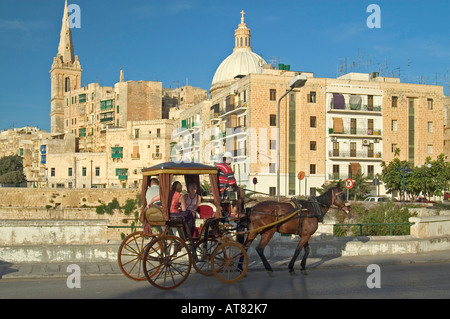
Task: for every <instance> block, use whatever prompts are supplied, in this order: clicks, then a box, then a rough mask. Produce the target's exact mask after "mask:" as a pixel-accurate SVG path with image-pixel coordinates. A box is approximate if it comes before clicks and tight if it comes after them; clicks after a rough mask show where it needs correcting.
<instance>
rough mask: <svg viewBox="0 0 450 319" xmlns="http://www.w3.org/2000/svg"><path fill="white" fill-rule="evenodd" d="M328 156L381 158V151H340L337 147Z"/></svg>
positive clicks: (362, 158) (364, 158)
mask: <svg viewBox="0 0 450 319" xmlns="http://www.w3.org/2000/svg"><path fill="white" fill-rule="evenodd" d="M328 156H329V157H330V158H334V159H337V158H339V159H359V160H371V159H374V160H381V156H382V154H381V152H375V151H373V150H367V151H354V150H351V151H340V150H337V149H334V150H329V151H328Z"/></svg>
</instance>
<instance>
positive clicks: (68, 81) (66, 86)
mask: <svg viewBox="0 0 450 319" xmlns="http://www.w3.org/2000/svg"><path fill="white" fill-rule="evenodd" d="M69 91H70V78H69V77H67V78H66V79H65V83H64V92H69ZM72 103H73V98H72Z"/></svg>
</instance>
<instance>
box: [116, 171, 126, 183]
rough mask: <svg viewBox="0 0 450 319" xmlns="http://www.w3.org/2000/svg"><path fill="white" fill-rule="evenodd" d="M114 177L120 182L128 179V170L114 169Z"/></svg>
mask: <svg viewBox="0 0 450 319" xmlns="http://www.w3.org/2000/svg"><path fill="white" fill-rule="evenodd" d="M116 176H117V177H118V178H119V180H120V181H123V180H127V179H128V169H127V168H116Z"/></svg>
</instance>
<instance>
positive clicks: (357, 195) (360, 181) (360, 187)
mask: <svg viewBox="0 0 450 319" xmlns="http://www.w3.org/2000/svg"><path fill="white" fill-rule="evenodd" d="M352 179H353V187H352V188H351V189H350V197H352V196H353V199H354V200H357V199H363V198H364V197H365V196H366V195H367V194H368V193H370V185H369V183H368V181H369V176H364V174H363V173H361V171H358V173H356V175H354V176H353V178H352Z"/></svg>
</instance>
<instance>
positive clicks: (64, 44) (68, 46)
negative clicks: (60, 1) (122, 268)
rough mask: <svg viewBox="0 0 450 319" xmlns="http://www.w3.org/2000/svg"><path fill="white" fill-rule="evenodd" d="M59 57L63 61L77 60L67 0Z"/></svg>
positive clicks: (71, 61)
mask: <svg viewBox="0 0 450 319" xmlns="http://www.w3.org/2000/svg"><path fill="white" fill-rule="evenodd" d="M58 57H59V58H60V59H61V62H62V63H73V62H74V61H75V55H74V51H73V43H72V31H71V30H70V23H69V9H68V6H67V0H66V3H65V5H64V14H63V18H62V26H61V34H60V39H59V46H58Z"/></svg>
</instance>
